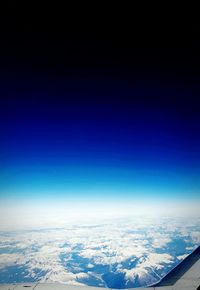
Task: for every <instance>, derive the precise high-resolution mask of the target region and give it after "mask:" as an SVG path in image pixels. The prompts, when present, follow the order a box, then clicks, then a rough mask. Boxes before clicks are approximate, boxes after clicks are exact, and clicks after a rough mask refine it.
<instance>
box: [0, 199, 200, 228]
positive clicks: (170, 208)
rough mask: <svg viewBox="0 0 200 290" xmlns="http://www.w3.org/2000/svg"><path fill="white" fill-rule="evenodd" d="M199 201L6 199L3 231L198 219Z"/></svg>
mask: <svg viewBox="0 0 200 290" xmlns="http://www.w3.org/2000/svg"><path fill="white" fill-rule="evenodd" d="M199 207H200V202H199V201H198V200H196V201H187V202H186V201H182V202H181V201H178V200H176V201H175V200H174V201H171V202H170V201H169V200H168V201H166V200H165V201H157V202H155V201H151V200H149V201H144V200H143V201H139V200H135V201H132V203H130V201H120V202H118V201H110V202H108V201H107V202H106V203H105V201H103V200H101V201H100V200H99V201H98V202H97V201H92V200H91V201H88V200H87V201H85V202H84V201H83V200H80V201H69V200H66V199H65V200H62V201H58V200H56V199H54V200H53V199H52V200H44V199H41V200H40V201H38V200H37V201H36V200H35V201H34V200H21V201H19V200H18V201H17V200H15V201H12V202H11V201H8V200H7V201H4V202H2V203H1V206H0V221H1V222H0V230H18V229H20V230H23V229H27V228H30V229H33V228H34V229H38V228H52V227H65V226H67V225H69V224H72V225H73V224H80V223H81V224H84V223H89V224H92V223H98V222H105V221H106V220H115V219H121V218H134V217H141V218H142V217H145V218H146V217H147V218H148V217H155V218H159V217H180V218H187V217H192V218H197V217H198V218H199V217H200V213H199Z"/></svg>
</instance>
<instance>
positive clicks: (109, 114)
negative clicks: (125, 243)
mask: <svg viewBox="0 0 200 290" xmlns="http://www.w3.org/2000/svg"><path fill="white" fill-rule="evenodd" d="M16 39H17V40H18V41H17V42H16ZM55 40H56V41H55ZM115 40H116V39H115V38H113V39H109V38H99V39H97V38H93V37H92V36H91V37H88V36H87V37H83V36H81V37H80V38H78V37H72V36H70V37H67V36H64V35H63V34H62V35H61V34H59V35H57V36H56V37H55V35H51V34H46V35H44V37H42V34H41V33H36V32H35V33H33V32H32V34H31V35H30V34H29V35H27V34H26V33H24V32H18V34H17V33H16V34H14V36H13V38H11V39H10V40H9V41H8V43H7V44H6V43H5V44H4V46H3V48H2V49H3V53H4V58H3V62H2V66H1V71H0V73H1V80H0V82H1V88H0V93H1V96H2V98H1V107H0V130H1V142H0V152H1V153H0V154H1V163H0V200H1V204H2V205H3V204H9V203H10V204H11V203H12V204H18V205H19V208H20V204H23V203H26V202H27V203H31V204H38V205H39V204H44V203H48V202H49V203H55V204H57V203H59V202H60V204H62V203H63V202H65V203H66V204H68V205H69V204H70V205H71V204H72V203H73V204H80V207H81V204H84V206H85V205H86V204H87V205H91V204H92V206H94V208H95V207H98V205H99V204H104V206H105V205H106V204H111V205H114V207H115V208H117V209H119V208H120V205H122V204H124V203H126V204H127V205H130V204H131V205H139V204H140V206H141V205H144V204H148V203H149V202H150V203H152V204H156V203H159V202H162V203H163V204H165V203H166V202H167V203H168V204H173V203H176V204H179V203H181V202H185V203H188V202H191V203H199V202H200V178H199V177H200V167H199V165H200V149H199V148H200V134H199V133H200V114H199V101H198V96H199V88H198V76H199V74H198V72H197V71H196V67H195V66H194V64H193V62H192V61H191V59H190V57H191V51H192V47H189V48H188V47H185V46H184V45H182V44H181V43H174V42H171V43H168V46H170V48H169V47H168V46H166V44H165V43H164V44H162V45H160V44H159V45H157V43H153V45H152V44H151V43H147V44H145V43H142V44H141V47H138V46H137V45H135V43H130V42H129V43H126V42H125V40H124V39H123V41H124V43H123V45H121V44H118V43H116V41H115ZM10 47H15V50H14V51H12V48H10ZM47 48H48V49H47ZM12 52H14V53H12ZM195 53H196V54H195ZM194 54H195V56H194V58H195V57H196V61H197V63H198V61H199V55H198V54H197V50H196V51H195V50H194ZM183 56H184V59H183ZM192 60H193V59H192ZM58 210H59V206H58Z"/></svg>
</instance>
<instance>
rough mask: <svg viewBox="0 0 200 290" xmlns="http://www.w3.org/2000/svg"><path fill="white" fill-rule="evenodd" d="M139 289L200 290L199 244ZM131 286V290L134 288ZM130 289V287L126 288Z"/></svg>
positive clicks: (42, 288)
mask: <svg viewBox="0 0 200 290" xmlns="http://www.w3.org/2000/svg"><path fill="white" fill-rule="evenodd" d="M22 289H23V290H25V289H27V290H54V289H55V290H104V289H106V288H100V287H90V286H71V285H65V284H60V283H20V284H6V285H1V286H0V290H22ZM134 289H140V290H147V289H149V290H200V246H199V247H198V248H197V249H196V250H194V251H193V252H192V253H191V254H190V255H189V256H187V257H186V258H185V259H184V260H183V261H182V262H180V264H178V266H176V267H175V268H174V269H173V270H172V271H170V272H169V273H168V274H167V275H166V276H165V277H164V278H163V279H161V280H160V281H159V282H158V283H156V284H154V285H151V287H147V288H134ZM134 289H133V288H132V290H134ZM126 290H131V289H126Z"/></svg>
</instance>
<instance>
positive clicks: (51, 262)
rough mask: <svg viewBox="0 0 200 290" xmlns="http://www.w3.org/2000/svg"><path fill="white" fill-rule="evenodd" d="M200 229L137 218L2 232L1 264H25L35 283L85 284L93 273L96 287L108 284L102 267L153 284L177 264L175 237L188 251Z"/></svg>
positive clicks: (165, 220)
mask: <svg viewBox="0 0 200 290" xmlns="http://www.w3.org/2000/svg"><path fill="white" fill-rule="evenodd" d="M199 230H200V226H199V222H198V220H196V221H195V220H186V221H185V220H180V219H175V218H162V219H159V220H157V219H154V218H148V219H147V218H139V217H137V218H134V219H133V218H129V219H118V220H108V221H107V222H106V223H92V224H89V223H88V224H85V225H79V224H73V225H70V226H66V227H65V228H62V229H56V228H52V229H43V230H41V229H38V230H28V231H15V232H5V233H3V232H2V233H1V238H0V249H1V252H2V254H0V268H1V269H5V268H6V267H9V266H15V265H17V266H19V265H23V266H24V267H25V269H26V271H25V274H24V275H26V278H30V277H32V278H33V279H34V280H35V281H39V280H40V281H47V282H48V281H49V282H62V283H66V284H70V285H86V284H88V283H90V279H91V277H93V278H94V279H96V281H97V282H96V283H97V285H106V284H105V282H104V281H103V278H102V275H103V274H104V273H103V272H96V269H97V266H99V265H101V266H106V267H107V268H105V267H104V268H103V269H108V271H110V274H113V273H115V274H117V273H118V274H119V273H123V274H124V277H125V282H127V283H128V282H130V281H134V280H135V279H139V280H140V281H143V283H145V281H149V282H151V281H153V280H154V279H156V277H157V279H159V275H164V274H165V273H166V268H167V267H168V266H173V265H174V263H175V259H176V257H175V256H172V255H171V254H170V251H171V247H173V241H174V239H175V238H182V239H183V240H184V241H185V243H186V247H185V251H186V253H185V254H187V253H188V252H187V251H189V250H190V249H193V248H194V247H195V245H196V244H197V243H198V242H199V241H200V240H199ZM8 249H9V253H7V252H6V251H7V250H8ZM173 253H174V252H173ZM173 255H174V254H173ZM184 257H185V255H178V257H177V258H178V259H179V260H181V259H183V258H184ZM176 261H177V260H176ZM24 277H25V276H24ZM22 279H23V276H22ZM98 283H99V284H98ZM100 283H101V284H100ZM141 285H142V284H141ZM143 285H144V284H143Z"/></svg>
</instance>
